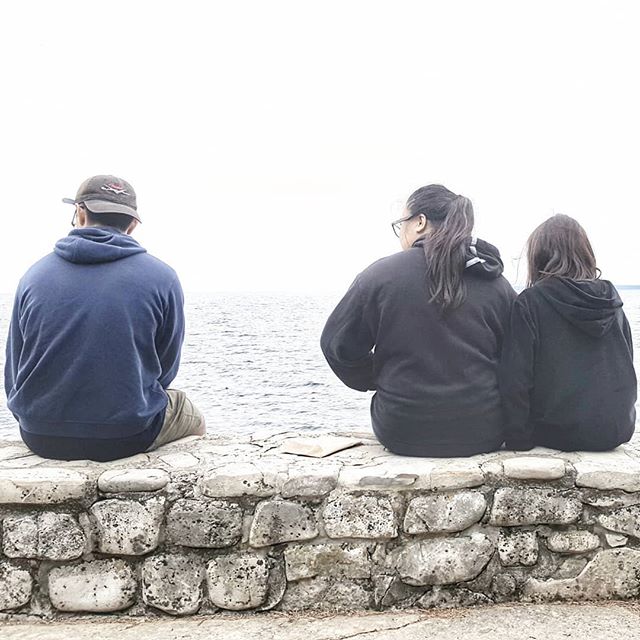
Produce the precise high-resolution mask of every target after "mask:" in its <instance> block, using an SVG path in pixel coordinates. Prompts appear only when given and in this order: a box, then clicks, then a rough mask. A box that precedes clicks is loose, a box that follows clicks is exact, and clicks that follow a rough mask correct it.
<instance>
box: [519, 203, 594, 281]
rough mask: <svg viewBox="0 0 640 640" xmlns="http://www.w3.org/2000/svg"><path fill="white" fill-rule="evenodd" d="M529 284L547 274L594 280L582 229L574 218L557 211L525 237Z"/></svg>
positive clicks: (589, 251) (591, 262) (592, 259)
mask: <svg viewBox="0 0 640 640" xmlns="http://www.w3.org/2000/svg"><path fill="white" fill-rule="evenodd" d="M527 263H528V271H529V278H528V283H527V286H529V287H530V286H531V285H533V284H535V283H536V282H538V280H543V279H544V278H549V277H551V276H560V277H562V278H571V279H572V280H595V279H596V278H598V277H599V275H600V273H599V270H598V267H597V266H596V257H595V255H594V253H593V249H592V248H591V243H590V242H589V238H588V237H587V234H586V232H585V230H584V229H583V228H582V227H581V226H580V224H579V223H578V221H577V220H574V219H573V218H570V217H569V216H565V215H562V214H557V215H555V216H552V217H551V218H549V219H548V220H545V221H544V222H543V223H542V224H541V225H540V226H539V227H537V228H536V229H535V230H534V232H533V233H532V234H531V235H530V236H529V239H528V240H527Z"/></svg>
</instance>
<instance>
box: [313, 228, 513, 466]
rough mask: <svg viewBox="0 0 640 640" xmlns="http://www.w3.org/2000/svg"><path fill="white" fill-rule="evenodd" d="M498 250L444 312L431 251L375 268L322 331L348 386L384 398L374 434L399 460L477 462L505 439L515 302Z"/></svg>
mask: <svg viewBox="0 0 640 640" xmlns="http://www.w3.org/2000/svg"><path fill="white" fill-rule="evenodd" d="M501 274H502V261H501V260H500V254H499V253H498V250H497V249H496V248H495V247H493V246H492V245H490V244H488V243H486V242H483V241H482V240H478V241H477V244H475V245H472V246H471V247H470V249H469V254H468V256H467V268H466V269H465V272H464V283H465V286H466V291H467V297H466V300H465V302H464V303H463V304H462V305H461V306H460V307H459V308H457V309H453V310H449V311H446V312H443V310H442V308H441V307H440V306H439V305H438V304H437V303H435V302H429V297H430V296H429V285H430V283H429V282H428V281H427V278H426V260H425V256H424V249H423V247H422V243H421V242H418V243H416V244H415V245H414V246H413V247H412V248H411V249H409V250H408V251H403V252H401V253H397V254H394V255H392V256H389V257H387V258H383V259H382V260H379V261H378V262H375V263H374V264H372V265H371V266H370V267H368V268H367V269H366V270H365V271H363V272H362V273H361V274H360V275H359V276H358V277H357V278H356V280H355V282H354V283H353V284H352V285H351V288H350V289H349V290H348V291H347V293H346V295H345V296H344V298H343V299H342V301H341V302H340V303H339V304H338V306H337V307H336V309H335V310H334V311H333V313H332V314H331V316H330V317H329V319H328V320H327V324H326V326H325V328H324V331H323V333H322V339H321V346H322V351H323V353H324V355H325V357H326V359H327V361H328V363H329V365H330V366H331V368H332V369H333V371H334V372H335V374H336V375H337V376H338V377H339V378H340V379H341V380H342V382H344V383H345V384H346V385H347V386H349V387H351V388H353V389H357V390H359V391H367V390H375V391H376V393H375V395H374V396H373V399H372V402H371V418H372V423H373V430H374V432H375V434H376V436H377V437H378V439H379V440H380V442H382V444H383V445H385V446H386V447H387V448H388V449H390V450H391V451H393V452H394V453H398V454H403V455H413V456H444V457H448V456H468V455H473V454H475V453H481V452H486V451H492V450H495V449H497V448H498V447H500V445H501V444H502V441H503V432H502V416H501V409H500V396H499V391H498V377H497V369H498V359H499V353H500V349H501V345H502V338H503V330H504V329H506V325H507V323H508V318H509V310H510V307H511V304H512V302H513V299H514V298H515V296H516V294H515V292H514V291H513V289H512V288H511V286H510V285H509V283H508V282H507V281H506V280H505V279H504V278H503V277H502V276H501Z"/></svg>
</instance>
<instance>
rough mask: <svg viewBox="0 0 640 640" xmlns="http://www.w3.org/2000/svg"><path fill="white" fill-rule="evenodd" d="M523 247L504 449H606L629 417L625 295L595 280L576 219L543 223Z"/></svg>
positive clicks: (509, 351)
mask: <svg viewBox="0 0 640 640" xmlns="http://www.w3.org/2000/svg"><path fill="white" fill-rule="evenodd" d="M527 254H528V266H529V288H527V289H525V290H524V291H523V292H522V293H521V294H520V295H519V296H518V299H517V300H516V303H515V305H514V307H513V311H512V314H511V322H510V328H509V331H508V336H507V338H506V340H505V347H504V353H503V360H502V365H501V375H500V379H501V388H502V395H503V401H504V409H505V428H506V433H505V437H506V445H507V448H509V449H520V450H527V449H531V448H532V447H534V446H536V445H541V446H545V447H551V448H553V449H561V450H565V451H579V450H587V451H603V450H607V449H613V448H614V447H617V446H618V445H619V444H622V443H623V442H627V441H628V440H629V439H630V438H631V436H632V435H633V430H634V425H635V401H636V389H637V383H636V375H635V371H634V368H633V348H632V344H631V331H630V330H629V323H628V322H627V318H626V317H625V315H624V312H623V311H622V300H620V296H619V295H618V292H617V291H616V289H615V287H614V286H613V285H612V284H611V283H610V282H609V281H607V280H600V279H599V273H598V269H597V267H596V259H595V256H594V254H593V249H592V248H591V244H590V243H589V239H588V238H587V234H586V233H585V231H584V229H583V228H582V227H581V226H580V225H579V224H578V223H577V222H576V221H575V220H574V219H573V218H570V217H568V216H564V215H556V216H553V217H552V218H549V219H548V220H547V221H546V222H544V223H543V224H541V225H540V226H539V227H538V228H537V229H536V230H535V231H534V232H533V233H532V234H531V236H530V238H529V241H528V243H527Z"/></svg>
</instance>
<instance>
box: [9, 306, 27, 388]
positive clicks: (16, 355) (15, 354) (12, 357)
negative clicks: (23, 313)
mask: <svg viewBox="0 0 640 640" xmlns="http://www.w3.org/2000/svg"><path fill="white" fill-rule="evenodd" d="M23 344H24V342H23V340H22V330H21V329H20V298H19V296H18V294H16V297H15V300H14V303H13V312H12V314H11V322H10V324H9V336H8V338H7V349H6V358H5V363H4V390H5V393H6V396H7V398H8V397H9V394H10V392H11V391H12V389H13V387H14V386H15V383H16V378H17V377H18V364H19V360H20V352H21V351H22V346H23Z"/></svg>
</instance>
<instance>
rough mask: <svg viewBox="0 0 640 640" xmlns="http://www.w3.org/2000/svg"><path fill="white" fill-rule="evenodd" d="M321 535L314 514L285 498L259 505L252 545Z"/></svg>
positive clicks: (252, 528)
mask: <svg viewBox="0 0 640 640" xmlns="http://www.w3.org/2000/svg"><path fill="white" fill-rule="evenodd" d="M317 535H318V524H317V522H316V517H315V514H314V513H313V511H312V510H311V509H309V508H308V507H304V506H302V505H299V504H297V503H296V502H287V501H285V500H269V501H266V502H261V503H260V504H258V506H257V507H256V512H255V515H254V516H253V522H252V523H251V531H250V533H249V544H250V545H251V546H252V547H267V546H269V545H272V544H280V543H282V542H292V541H295V540H311V539H313V538H315V537H316V536H317Z"/></svg>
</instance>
